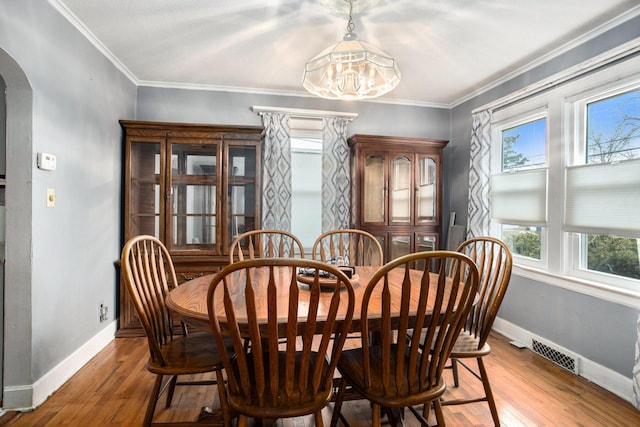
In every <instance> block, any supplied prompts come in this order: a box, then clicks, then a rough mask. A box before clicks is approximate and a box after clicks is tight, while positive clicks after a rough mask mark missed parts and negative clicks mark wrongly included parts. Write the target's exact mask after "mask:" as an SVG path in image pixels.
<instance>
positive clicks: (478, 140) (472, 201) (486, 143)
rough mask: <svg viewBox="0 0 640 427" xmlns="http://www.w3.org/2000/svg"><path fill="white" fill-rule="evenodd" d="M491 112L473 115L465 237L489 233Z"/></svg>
mask: <svg viewBox="0 0 640 427" xmlns="http://www.w3.org/2000/svg"><path fill="white" fill-rule="evenodd" d="M490 155H491V112H490V111H487V110H485V111H480V112H478V113H476V114H474V115H473V124H472V129H471V164H470V168H469V219H468V225H467V229H468V236H467V238H472V237H479V236H488V235H489V173H490V169H489V168H490V165H491V163H490Z"/></svg>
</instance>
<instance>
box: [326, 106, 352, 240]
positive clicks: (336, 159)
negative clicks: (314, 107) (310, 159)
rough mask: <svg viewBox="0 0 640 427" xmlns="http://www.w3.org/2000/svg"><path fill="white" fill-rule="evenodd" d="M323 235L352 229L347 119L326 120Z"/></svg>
mask: <svg viewBox="0 0 640 427" xmlns="http://www.w3.org/2000/svg"><path fill="white" fill-rule="evenodd" d="M322 123H323V126H322V127H323V135H322V139H323V145H322V231H323V232H325V231H329V230H333V229H336V228H348V227H349V221H350V211H351V210H350V203H351V174H350V167H349V146H348V145H347V123H348V120H347V119H343V118H339V117H329V118H325V119H323V120H322Z"/></svg>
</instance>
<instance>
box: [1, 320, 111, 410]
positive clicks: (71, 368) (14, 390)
mask: <svg viewBox="0 0 640 427" xmlns="http://www.w3.org/2000/svg"><path fill="white" fill-rule="evenodd" d="M117 323H118V322H117V320H114V321H113V322H111V323H110V324H108V325H107V327H105V328H104V329H103V330H102V331H100V332H99V333H98V334H97V335H95V336H93V337H92V338H91V339H90V340H89V341H87V342H86V343H84V344H83V345H82V346H81V347H80V348H78V349H77V350H76V351H75V352H73V353H72V354H71V355H69V357H67V358H66V359H64V360H63V361H62V362H60V363H59V364H58V365H57V366H56V367H54V368H53V369H51V370H50V371H49V372H47V373H46V374H44V375H43V376H42V377H41V378H40V379H38V380H37V381H36V382H35V383H34V384H31V385H23V386H7V387H5V389H4V394H3V400H4V402H3V409H5V410H6V409H12V410H20V411H29V410H33V409H35V408H36V407H38V406H39V405H41V404H42V403H43V402H44V401H45V400H47V398H48V397H49V396H51V394H52V393H53V392H54V391H56V390H57V389H58V388H60V387H61V386H62V385H63V384H64V383H65V382H66V381H67V380H68V379H69V378H71V377H72V376H73V375H74V374H75V373H76V372H78V371H79V370H80V368H82V367H83V366H84V365H85V364H86V363H87V362H88V361H89V360H91V358H93V357H94V356H95V355H96V354H98V353H99V352H100V351H101V350H102V349H103V348H105V347H106V346H107V344H109V343H110V342H111V341H113V339H114V337H115V333H116V329H117Z"/></svg>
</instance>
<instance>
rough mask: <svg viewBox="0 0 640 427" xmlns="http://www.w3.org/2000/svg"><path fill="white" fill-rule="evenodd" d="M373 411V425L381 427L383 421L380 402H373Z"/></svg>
mask: <svg viewBox="0 0 640 427" xmlns="http://www.w3.org/2000/svg"><path fill="white" fill-rule="evenodd" d="M371 412H372V422H371V425H372V426H373V427H380V425H381V423H380V405H378V404H375V403H374V404H373V405H372V407H371Z"/></svg>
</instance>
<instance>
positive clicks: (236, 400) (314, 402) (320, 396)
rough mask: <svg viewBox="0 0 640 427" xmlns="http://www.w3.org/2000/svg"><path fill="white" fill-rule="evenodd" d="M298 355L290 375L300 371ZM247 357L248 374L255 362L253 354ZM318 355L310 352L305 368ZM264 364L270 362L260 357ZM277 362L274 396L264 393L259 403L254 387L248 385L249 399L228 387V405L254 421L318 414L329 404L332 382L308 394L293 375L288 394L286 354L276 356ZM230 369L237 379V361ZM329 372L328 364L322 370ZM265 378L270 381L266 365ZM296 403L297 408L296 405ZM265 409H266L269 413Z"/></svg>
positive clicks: (270, 384)
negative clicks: (303, 391)
mask: <svg viewBox="0 0 640 427" xmlns="http://www.w3.org/2000/svg"><path fill="white" fill-rule="evenodd" d="M301 355H302V353H301V352H297V353H296V360H295V369H293V372H296V373H298V372H300V370H301V369H302V367H301V366H302V360H301ZM248 356H249V357H247V364H248V368H249V372H253V370H254V363H253V358H252V354H251V353H250V354H249V355H248ZM317 357H318V354H317V353H315V352H313V353H311V361H310V362H308V363H307V364H306V365H307V366H308V367H309V368H311V367H312V366H313V365H314V362H315V360H317ZM263 359H264V361H265V362H267V361H268V360H269V357H268V356H267V355H264V356H263ZM278 363H279V365H280V367H279V369H278V373H277V376H278V387H277V390H276V391H275V395H274V394H273V393H271V392H269V391H268V392H267V393H265V394H264V399H265V401H264V402H262V404H260V403H259V402H258V395H257V391H256V387H255V385H252V386H251V395H250V398H246V397H245V396H244V395H243V394H242V393H234V392H233V390H232V389H231V387H229V388H228V390H227V400H228V402H229V406H231V408H233V409H236V410H242V413H244V414H247V415H248V416H250V417H255V418H267V419H269V418H273V419H275V418H289V417H295V416H300V415H306V414H311V413H314V412H318V411H320V410H322V408H323V407H324V406H325V405H326V404H327V403H328V402H329V400H330V399H331V397H332V393H333V388H332V385H333V384H332V382H329V384H328V385H327V386H326V387H324V384H321V385H320V390H319V391H318V392H317V393H310V392H309V387H306V386H304V387H300V384H299V378H298V377H297V376H295V375H294V378H292V380H293V383H292V385H290V389H289V391H287V389H286V388H287V387H286V385H287V381H286V378H285V374H286V369H285V366H286V363H287V362H286V353H285V352H284V351H281V352H279V353H278ZM232 364H233V368H234V371H235V372H236V377H237V378H239V376H238V375H239V369H238V359H235V360H234V361H233V362H232ZM326 369H329V364H328V363H326V362H325V363H324V365H323V370H326ZM265 370H266V371H267V372H265V378H271V375H270V372H269V364H268V363H265ZM307 379H308V380H309V381H311V373H309V374H308V375H307ZM273 385H274V384H273V383H267V384H266V387H267V388H269V387H271V386H273ZM300 389H303V390H305V391H306V392H305V393H304V394H302V395H301V394H300ZM287 393H290V396H291V397H286V394H287ZM296 402H299V405H297V404H296ZM266 408H269V409H268V410H267V409H266Z"/></svg>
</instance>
